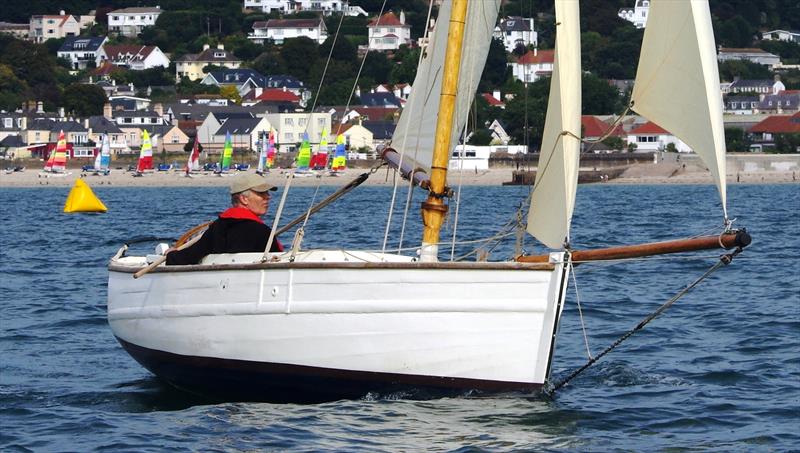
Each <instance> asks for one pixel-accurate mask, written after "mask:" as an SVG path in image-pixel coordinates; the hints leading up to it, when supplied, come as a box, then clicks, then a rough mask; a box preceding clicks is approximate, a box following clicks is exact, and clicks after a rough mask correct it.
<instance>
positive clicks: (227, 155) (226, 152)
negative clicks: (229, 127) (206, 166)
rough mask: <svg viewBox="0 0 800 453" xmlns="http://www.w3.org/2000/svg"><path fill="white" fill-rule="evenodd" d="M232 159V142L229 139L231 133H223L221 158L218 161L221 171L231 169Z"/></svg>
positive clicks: (225, 171)
mask: <svg viewBox="0 0 800 453" xmlns="http://www.w3.org/2000/svg"><path fill="white" fill-rule="evenodd" d="M232 160H233V144H232V141H231V133H230V132H227V133H226V134H225V147H224V148H222V158H221V160H220V162H219V169H220V171H221V172H222V173H227V172H228V170H230V169H231V161H232Z"/></svg>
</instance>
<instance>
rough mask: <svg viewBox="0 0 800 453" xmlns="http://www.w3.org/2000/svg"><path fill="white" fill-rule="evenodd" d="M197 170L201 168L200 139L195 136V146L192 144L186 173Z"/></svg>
mask: <svg viewBox="0 0 800 453" xmlns="http://www.w3.org/2000/svg"><path fill="white" fill-rule="evenodd" d="M197 170H200V139H199V138H198V137H196V136H195V138H194V146H192V153H191V154H190V155H189V159H188V160H187V161H186V174H187V175H188V174H190V173H191V172H193V171H197Z"/></svg>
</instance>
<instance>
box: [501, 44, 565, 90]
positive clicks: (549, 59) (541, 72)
mask: <svg viewBox="0 0 800 453" xmlns="http://www.w3.org/2000/svg"><path fill="white" fill-rule="evenodd" d="M554 61H555V54H554V52H553V51H552V50H538V49H533V50H529V51H528V52H527V53H526V54H525V55H523V56H521V57H518V58H514V61H512V62H511V63H509V64H508V65H509V66H511V72H512V73H513V75H514V77H515V78H516V79H517V80H520V81H523V82H535V81H537V80H539V79H540V78H542V77H549V76H550V75H551V74H552V73H553V62H554Z"/></svg>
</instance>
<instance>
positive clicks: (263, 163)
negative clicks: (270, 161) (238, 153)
mask: <svg viewBox="0 0 800 453" xmlns="http://www.w3.org/2000/svg"><path fill="white" fill-rule="evenodd" d="M260 142H261V143H260V144H261V147H260V150H259V152H258V167H256V173H264V172H265V171H267V168H268V167H267V148H269V143H267V133H266V132H263V133H261V140H260Z"/></svg>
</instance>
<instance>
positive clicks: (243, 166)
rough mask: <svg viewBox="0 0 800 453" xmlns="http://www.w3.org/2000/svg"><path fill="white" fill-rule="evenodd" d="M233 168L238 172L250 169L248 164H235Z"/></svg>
mask: <svg viewBox="0 0 800 453" xmlns="http://www.w3.org/2000/svg"><path fill="white" fill-rule="evenodd" d="M234 167H235V168H236V169H237V170H239V171H247V170H249V169H250V164H236V165H235V166H234Z"/></svg>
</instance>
